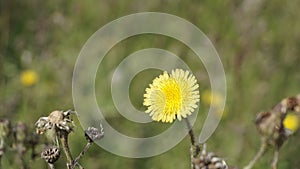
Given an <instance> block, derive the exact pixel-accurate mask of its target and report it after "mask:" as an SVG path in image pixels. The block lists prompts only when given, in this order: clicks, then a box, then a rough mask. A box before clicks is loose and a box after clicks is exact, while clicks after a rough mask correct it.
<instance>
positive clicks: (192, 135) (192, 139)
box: [184, 118, 200, 157]
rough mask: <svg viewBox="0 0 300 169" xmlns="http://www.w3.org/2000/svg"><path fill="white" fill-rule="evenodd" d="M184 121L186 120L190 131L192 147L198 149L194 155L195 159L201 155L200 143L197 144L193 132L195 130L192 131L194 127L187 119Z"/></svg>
mask: <svg viewBox="0 0 300 169" xmlns="http://www.w3.org/2000/svg"><path fill="white" fill-rule="evenodd" d="M184 120H185V122H186V125H187V128H188V130H189V135H190V140H191V145H192V146H194V147H196V151H195V153H194V155H193V156H194V157H196V156H198V155H199V152H200V147H199V144H198V143H197V144H196V141H195V135H194V132H193V129H192V125H191V123H190V121H189V120H188V119H187V118H185V119H184Z"/></svg>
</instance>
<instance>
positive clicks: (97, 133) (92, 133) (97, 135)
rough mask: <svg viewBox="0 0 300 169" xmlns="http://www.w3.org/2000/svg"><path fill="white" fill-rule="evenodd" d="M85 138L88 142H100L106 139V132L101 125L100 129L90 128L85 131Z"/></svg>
mask: <svg viewBox="0 0 300 169" xmlns="http://www.w3.org/2000/svg"><path fill="white" fill-rule="evenodd" d="M85 137H86V139H87V140H88V142H90V143H91V142H93V141H95V140H100V139H101V138H103V137H104V132H103V128H102V125H100V129H98V128H95V127H88V128H87V130H85Z"/></svg>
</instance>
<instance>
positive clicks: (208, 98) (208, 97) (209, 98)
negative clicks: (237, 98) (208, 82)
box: [202, 90, 222, 106]
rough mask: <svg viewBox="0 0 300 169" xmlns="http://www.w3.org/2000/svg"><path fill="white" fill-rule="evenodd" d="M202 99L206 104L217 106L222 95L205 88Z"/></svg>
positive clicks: (220, 101)
mask: <svg viewBox="0 0 300 169" xmlns="http://www.w3.org/2000/svg"><path fill="white" fill-rule="evenodd" d="M213 99H214V100H213ZM202 101H203V103H204V104H206V105H212V106H219V105H220V104H221V103H222V96H221V95H220V94H218V93H212V92H211V91H209V90H205V91H204V92H203V94H202Z"/></svg>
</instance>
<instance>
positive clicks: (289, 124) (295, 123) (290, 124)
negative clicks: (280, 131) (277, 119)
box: [283, 113, 299, 133]
mask: <svg viewBox="0 0 300 169" xmlns="http://www.w3.org/2000/svg"><path fill="white" fill-rule="evenodd" d="M283 125H284V127H285V128H286V129H289V130H291V131H292V132H293V133H294V132H296V131H297V130H298V128H299V117H298V116H297V115H296V114H291V113H290V114H287V115H286V117H285V119H284V121H283Z"/></svg>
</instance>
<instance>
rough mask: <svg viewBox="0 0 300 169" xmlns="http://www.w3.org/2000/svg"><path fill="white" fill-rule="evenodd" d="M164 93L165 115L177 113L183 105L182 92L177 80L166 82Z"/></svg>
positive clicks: (171, 79)
mask: <svg viewBox="0 0 300 169" xmlns="http://www.w3.org/2000/svg"><path fill="white" fill-rule="evenodd" d="M161 90H162V92H163V94H164V95H165V107H164V111H163V113H164V114H174V113H177V112H178V111H179V110H180V108H181V104H182V97H181V90H180V87H179V85H178V83H177V82H176V81H175V79H173V78H170V79H168V80H166V82H165V85H164V86H163V87H162V89H161Z"/></svg>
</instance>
